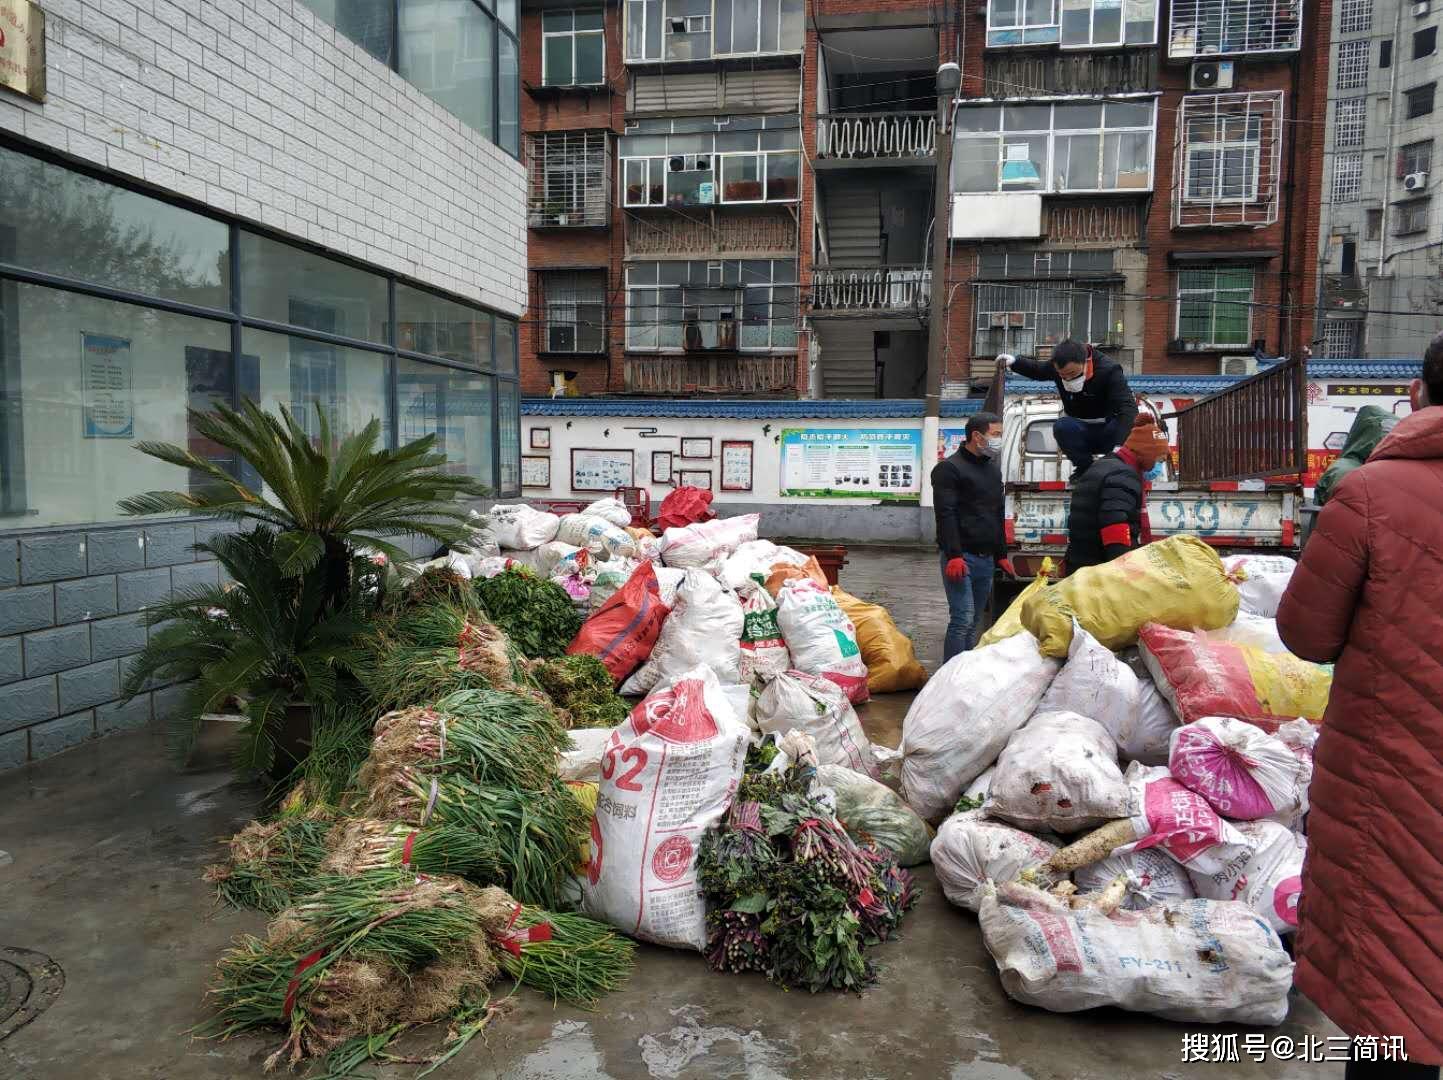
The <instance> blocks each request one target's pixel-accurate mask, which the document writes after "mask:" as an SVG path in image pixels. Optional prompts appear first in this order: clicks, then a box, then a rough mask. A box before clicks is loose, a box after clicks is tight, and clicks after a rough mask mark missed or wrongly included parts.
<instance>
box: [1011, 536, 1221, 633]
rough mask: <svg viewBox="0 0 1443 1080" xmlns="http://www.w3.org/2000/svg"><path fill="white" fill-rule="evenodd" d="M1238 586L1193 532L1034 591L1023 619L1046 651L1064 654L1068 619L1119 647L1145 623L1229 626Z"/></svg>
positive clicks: (1082, 570) (1087, 567)
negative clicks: (1235, 585)
mask: <svg viewBox="0 0 1443 1080" xmlns="http://www.w3.org/2000/svg"><path fill="white" fill-rule="evenodd" d="M1237 613H1238V591H1237V589H1236V588H1235V587H1234V586H1233V583H1232V582H1231V581H1229V580H1228V577H1227V574H1226V573H1225V572H1224V570H1223V564H1222V560H1221V559H1219V558H1218V555H1217V552H1215V551H1214V550H1213V549H1212V548H1210V547H1208V546H1207V545H1206V544H1204V543H1203V542H1202V541H1201V540H1199V539H1198V538H1197V537H1195V536H1170V537H1168V538H1167V539H1166V540H1159V541H1158V542H1157V543H1155V544H1148V545H1147V546H1146V547H1141V548H1138V549H1137V550H1135V551H1130V552H1128V553H1127V554H1126V555H1124V556H1122V558H1120V559H1114V560H1113V561H1112V562H1108V563H1103V564H1102V565H1100V566H1086V567H1083V568H1082V569H1081V570H1079V571H1078V572H1077V573H1075V574H1073V575H1072V576H1071V577H1069V578H1067V579H1065V580H1064V581H1061V582H1059V583H1058V584H1056V585H1050V586H1048V587H1047V588H1045V589H1041V590H1039V591H1038V592H1035V593H1033V594H1032V595H1031V596H1030V597H1028V598H1027V600H1026V601H1025V602H1024V603H1023V605H1022V625H1023V626H1025V627H1027V629H1028V630H1030V631H1031V632H1032V635H1033V636H1034V637H1036V638H1037V641H1038V644H1039V646H1040V647H1041V649H1042V651H1043V653H1044V654H1046V655H1047V656H1057V657H1062V656H1066V655H1067V647H1068V645H1070V644H1071V642H1072V627H1073V620H1074V619H1075V620H1076V621H1077V623H1078V624H1079V625H1080V626H1081V627H1082V628H1083V629H1084V630H1086V631H1087V632H1088V633H1090V634H1091V635H1092V636H1093V637H1095V638H1097V640H1098V641H1100V642H1102V643H1103V644H1104V645H1105V646H1107V647H1108V648H1109V649H1113V650H1117V649H1125V648H1127V647H1128V646H1129V645H1131V644H1133V643H1134V642H1135V641H1136V640H1137V632H1138V630H1139V629H1141V628H1142V626H1143V624H1145V623H1149V622H1154V623H1161V624H1162V625H1164V626H1178V627H1182V628H1184V629H1188V630H1192V629H1204V630H1213V629H1216V628H1218V627H1220V626H1227V625H1228V624H1229V623H1230V622H1232V621H1233V617H1234V616H1235V615H1237Z"/></svg>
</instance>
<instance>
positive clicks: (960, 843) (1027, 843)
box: [931, 810, 1057, 911]
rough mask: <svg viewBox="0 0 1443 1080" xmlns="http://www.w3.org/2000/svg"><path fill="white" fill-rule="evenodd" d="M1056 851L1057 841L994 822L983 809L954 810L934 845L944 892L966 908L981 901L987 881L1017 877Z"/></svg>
mask: <svg viewBox="0 0 1443 1080" xmlns="http://www.w3.org/2000/svg"><path fill="white" fill-rule="evenodd" d="M1055 854H1057V845H1056V844H1053V843H1050V842H1049V841H1047V840H1044V839H1042V838H1041V837H1039V836H1033V835H1032V834H1031V833H1026V832H1023V831H1022V830H1021V829H1014V828H1013V827H1012V826H1011V825H1004V824H1003V823H1002V822H1000V821H991V820H989V819H988V818H987V817H986V815H984V814H983V813H982V811H980V810H969V811H966V812H965V813H960V814H953V815H952V816H951V817H949V818H948V819H947V820H946V821H944V822H942V824H941V825H940V826H938V828H937V838H936V839H935V840H933V841H932V850H931V858H932V869H933V870H935V871H936V873H937V883H938V884H939V885H941V886H942V895H944V896H945V897H947V899H948V900H949V901H950V902H951V903H954V904H956V905H957V906H958V907H964V908H966V909H967V910H968V911H976V910H977V908H978V907H979V906H980V905H981V903H982V889H983V886H985V885H986V884H987V883H988V882H989V881H1013V880H1015V879H1016V878H1017V875H1019V874H1020V873H1022V871H1024V870H1026V869H1028V868H1029V867H1034V866H1037V865H1039V864H1040V863H1044V862H1046V861H1047V860H1048V859H1050V858H1052V856H1053V855H1055ZM1047 884H1049V885H1050V884H1052V882H1051V881H1050V880H1049V881H1048V882H1047Z"/></svg>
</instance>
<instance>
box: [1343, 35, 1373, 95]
mask: <svg viewBox="0 0 1443 1080" xmlns="http://www.w3.org/2000/svg"><path fill="white" fill-rule="evenodd" d="M1372 44H1373V43H1372V42H1371V41H1369V40H1368V39H1367V38H1359V39H1358V40H1356V41H1344V42H1342V43H1341V44H1339V45H1338V89H1339V90H1361V89H1363V88H1364V87H1365V86H1367V85H1368V56H1369V50H1370V48H1371V46H1372Z"/></svg>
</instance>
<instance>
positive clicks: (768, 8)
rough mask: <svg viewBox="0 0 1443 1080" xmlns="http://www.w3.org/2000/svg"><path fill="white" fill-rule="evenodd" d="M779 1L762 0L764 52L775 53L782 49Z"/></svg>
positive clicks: (762, 48)
mask: <svg viewBox="0 0 1443 1080" xmlns="http://www.w3.org/2000/svg"><path fill="white" fill-rule="evenodd" d="M777 8H778V5H777V0H762V40H761V43H760V48H761V51H762V52H766V53H773V52H777V51H778V50H779V49H780V48H781V39H780V37H779V34H780V31H781V19H780V14H779V12H778V10H777Z"/></svg>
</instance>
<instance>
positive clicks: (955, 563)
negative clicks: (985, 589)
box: [944, 559, 967, 582]
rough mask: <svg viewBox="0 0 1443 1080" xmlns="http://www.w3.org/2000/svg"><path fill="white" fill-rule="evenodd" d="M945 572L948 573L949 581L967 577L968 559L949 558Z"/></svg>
mask: <svg viewBox="0 0 1443 1080" xmlns="http://www.w3.org/2000/svg"><path fill="white" fill-rule="evenodd" d="M944 573H946V575H947V580H948V581H952V582H957V581H961V580H962V579H963V578H965V577H966V576H967V560H966V559H948V560H947V569H946V570H945V571H944Z"/></svg>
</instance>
